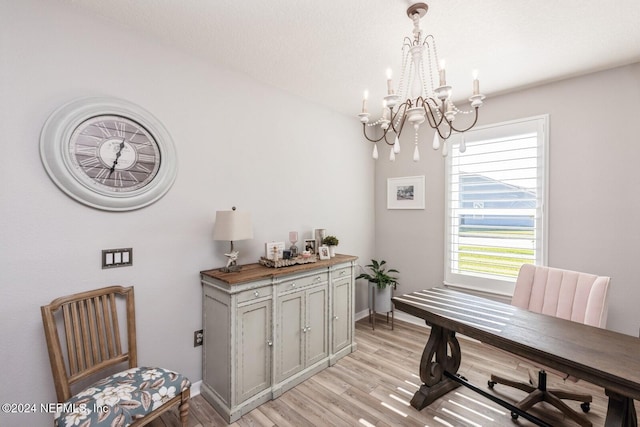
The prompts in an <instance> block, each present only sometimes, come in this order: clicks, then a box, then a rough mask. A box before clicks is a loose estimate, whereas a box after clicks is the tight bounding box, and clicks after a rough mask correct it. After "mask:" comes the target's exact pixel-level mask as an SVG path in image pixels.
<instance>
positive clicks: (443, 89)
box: [358, 3, 484, 162]
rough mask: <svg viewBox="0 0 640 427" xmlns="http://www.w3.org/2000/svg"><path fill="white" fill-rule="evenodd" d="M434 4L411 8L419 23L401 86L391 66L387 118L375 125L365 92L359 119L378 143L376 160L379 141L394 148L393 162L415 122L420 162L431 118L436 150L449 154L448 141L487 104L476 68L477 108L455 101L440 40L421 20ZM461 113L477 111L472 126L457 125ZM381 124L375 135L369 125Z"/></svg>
mask: <svg viewBox="0 0 640 427" xmlns="http://www.w3.org/2000/svg"><path fill="white" fill-rule="evenodd" d="M428 8H429V6H427V5H426V4H425V3H415V4H413V5H411V6H409V8H408V9H407V15H408V16H409V18H411V20H412V21H413V38H411V37H405V39H404V43H403V46H402V69H401V74H400V81H399V84H398V89H397V90H395V89H394V88H393V82H392V79H391V69H388V70H387V95H386V96H385V97H384V99H383V102H382V117H381V118H379V119H378V120H376V121H375V122H373V123H369V112H368V111H367V98H368V91H366V90H365V92H364V98H363V100H362V112H361V113H360V114H358V117H359V118H360V122H361V123H362V130H363V133H364V136H365V138H367V140H369V141H371V142H373V158H374V159H377V158H378V146H377V143H378V142H380V141H384V142H385V143H386V144H387V145H389V146H390V147H391V149H390V150H389V160H391V161H394V160H395V155H396V154H398V153H399V152H400V135H401V134H402V130H403V129H404V126H405V124H406V123H407V122H409V124H410V125H412V126H413V129H414V132H415V137H414V149H413V161H415V162H417V161H419V160H420V152H419V150H418V130H419V129H420V125H421V124H422V123H423V122H424V121H425V120H426V121H427V123H428V124H429V126H431V128H433V129H435V131H436V132H435V133H434V135H433V149H434V150H438V149H440V147H442V155H443V156H446V155H447V154H448V151H449V144H448V141H447V140H448V139H449V137H450V136H451V135H452V134H453V132H458V133H462V132H466V131H468V130H469V129H471V128H472V127H473V126H474V125H475V124H476V122H477V121H478V109H479V108H480V107H481V106H482V100H483V99H484V95H481V94H480V83H479V81H478V73H477V71H474V72H473V95H472V96H471V97H470V98H469V101H470V103H471V107H472V109H471V110H468V111H464V110H460V109H459V108H458V107H456V106H455V104H454V103H453V101H452V99H451V93H452V89H451V86H448V85H447V82H446V74H445V63H444V61H438V51H437V49H436V42H435V39H434V37H433V35H431V34H429V35H426V36H425V35H424V33H423V31H422V29H421V28H420V18H422V17H423V16H424V15H426V13H427V9H428ZM425 53H426V63H425V55H424V54H425ZM434 71H435V72H434ZM434 76H437V77H438V83H439V84H438V86H436V85H435V84H434ZM457 114H463V115H471V114H472V115H473V122H472V123H471V124H470V125H469V126H468V127H466V128H458V127H456V126H454V123H453V122H454V119H455V118H456V115H457ZM456 124H457V122H456ZM378 125H380V130H381V132H382V136H380V137H379V138H377V139H375V137H374V138H372V137H369V136H368V135H367V127H376V126H378ZM374 133H375V132H374ZM378 135H379V133H378ZM376 136H377V135H376ZM440 140H442V144H441V142H440ZM458 149H459V150H460V151H461V152H464V151H465V150H466V147H465V144H464V138H463V139H462V142H461V143H460V146H459V148H458Z"/></svg>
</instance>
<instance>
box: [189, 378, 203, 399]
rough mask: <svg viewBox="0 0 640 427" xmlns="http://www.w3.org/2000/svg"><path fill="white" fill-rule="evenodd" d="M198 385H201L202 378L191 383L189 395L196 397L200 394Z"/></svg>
mask: <svg viewBox="0 0 640 427" xmlns="http://www.w3.org/2000/svg"><path fill="white" fill-rule="evenodd" d="M200 386H202V380H200V381H196V382H195V383H193V384H191V397H196V396H197V395H199V394H200Z"/></svg>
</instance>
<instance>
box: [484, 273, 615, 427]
mask: <svg viewBox="0 0 640 427" xmlns="http://www.w3.org/2000/svg"><path fill="white" fill-rule="evenodd" d="M609 282H610V278H609V277H603V276H595V275H593V274H587V273H579V272H576V271H570V270H561V269H558V268H551V267H542V266H534V265H530V264H524V265H523V266H522V268H521V269H520V272H519V274H518V279H517V280H516V286H515V291H514V294H513V298H512V300H511V304H512V305H514V306H516V307H519V308H523V309H526V310H530V311H534V312H537V313H542V314H546V315H549V316H555V317H560V318H562V319H567V320H572V321H574V322H580V323H584V324H586V325H591V326H596V327H600V328H604V327H605V325H606V322H607V305H608V304H607V293H608V290H609ZM540 333H544V331H540ZM530 363H533V362H530ZM534 364H535V363H534ZM540 368H541V370H540V371H539V372H538V378H537V379H535V378H534V376H533V375H531V373H530V379H529V383H530V384H527V383H521V382H518V381H514V380H509V379H506V378H502V377H499V376H497V375H491V380H489V383H488V384H489V387H490V388H493V387H494V386H495V385H496V384H504V385H508V386H511V387H515V388H518V389H520V390H523V391H526V392H527V393H529V395H528V396H527V397H525V398H524V399H523V400H521V401H520V402H518V403H517V404H516V405H515V406H516V407H517V408H518V409H521V410H523V411H527V410H528V409H529V408H531V407H532V406H533V405H535V404H536V403H538V402H542V401H545V402H547V403H549V404H551V405H553V406H555V407H556V408H558V409H559V410H560V411H562V413H563V414H565V415H566V416H568V417H569V418H571V419H572V420H574V421H575V422H577V423H578V424H580V425H581V426H584V427H591V425H592V424H591V422H590V421H589V420H588V419H587V418H586V417H585V416H584V415H582V414H580V413H578V412H576V411H574V410H573V409H571V408H570V407H569V406H568V405H567V404H566V403H564V402H563V401H562V400H561V399H569V400H576V401H579V402H582V404H581V405H580V406H581V408H582V410H583V411H584V412H588V411H589V408H590V402H591V401H592V397H591V396H590V395H588V394H579V393H570V392H567V391H565V390H552V389H547V388H546V379H547V377H546V374H547V372H552V373H555V374H557V375H560V376H562V378H564V379H565V380H569V381H573V382H576V381H577V378H574V377H571V376H568V375H567V374H566V373H562V372H558V371H555V370H553V369H550V368H548V367H542V366H541V367H540ZM536 382H537V384H536V385H535V386H534V385H532V384H535V383H536ZM511 416H512V417H513V418H514V419H516V418H518V415H517V414H516V413H512V414H511Z"/></svg>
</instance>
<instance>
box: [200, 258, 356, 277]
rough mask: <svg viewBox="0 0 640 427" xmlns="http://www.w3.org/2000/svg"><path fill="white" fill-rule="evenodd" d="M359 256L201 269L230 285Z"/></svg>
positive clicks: (327, 265) (327, 264)
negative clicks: (226, 270) (234, 268)
mask: <svg viewBox="0 0 640 427" xmlns="http://www.w3.org/2000/svg"><path fill="white" fill-rule="evenodd" d="M357 259H358V257H357V256H353V255H343V254H336V256H335V257H333V258H331V259H327V260H318V261H317V262H311V263H308V264H297V265H292V266H289V267H280V268H271V267H265V266H264V265H261V264H258V263H255V264H246V265H243V266H242V270H240V271H238V272H233V273H224V272H222V271H220V269H219V268H216V269H213V270H205V271H201V272H200V274H201V275H202V276H206V277H211V278H213V279H216V280H220V281H222V282H224V283H226V284H229V285H237V284H240V283H247V282H253V281H256V280H262V279H270V278H276V277H278V276H284V275H287V274H294V273H300V272H304V271H309V270H317V269H319V268H327V267H331V266H333V265H336V264H342V263H346V262H351V261H355V260H357Z"/></svg>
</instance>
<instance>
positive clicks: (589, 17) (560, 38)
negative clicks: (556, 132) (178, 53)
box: [59, 0, 640, 115]
mask: <svg viewBox="0 0 640 427" xmlns="http://www.w3.org/2000/svg"><path fill="white" fill-rule="evenodd" d="M59 1H61V2H65V3H69V4H71V5H73V6H74V7H77V8H79V9H82V10H84V11H86V12H89V13H93V14H97V15H99V16H101V17H103V18H104V19H107V20H109V21H111V22H113V23H114V24H115V25H121V26H123V27H126V28H129V29H131V30H132V31H137V32H140V33H143V34H146V35H148V36H149V37H153V38H155V39H157V40H159V41H160V42H162V43H164V44H167V45H170V46H173V47H176V48H178V49H181V50H185V51H189V52H191V53H192V54H195V55H198V56H201V57H205V58H208V60H210V61H212V62H215V63H217V64H219V65H221V66H224V67H226V68H229V69H232V70H235V71H237V72H241V73H244V74H246V75H249V76H251V77H253V78H255V79H257V80H260V81H262V82H264V83H267V84H269V85H273V86H275V87H278V88H281V89H282V90H285V91H287V92H291V93H293V94H296V95H299V96H302V97H304V98H307V99H309V100H311V101H313V102H317V103H319V104H322V105H326V106H328V107H329V108H332V109H334V110H336V111H338V112H341V113H345V114H349V115H355V114H357V113H358V112H359V109H360V106H361V98H362V91H363V90H364V89H368V90H369V92H370V94H371V95H370V99H371V100H372V101H373V100H374V99H381V97H382V96H383V94H384V90H385V89H386V85H385V84H386V83H385V70H386V68H388V67H391V68H393V69H395V70H398V71H399V66H400V63H401V45H402V41H403V38H404V37H405V36H409V35H411V30H412V24H411V21H410V20H409V18H407V15H406V9H407V7H408V5H409V4H411V3H412V2H410V1H407V0H322V1H310V0H268V1H265V0H262V1H257V0H243V1H237V0H109V1H104V0H59ZM427 3H428V5H429V12H428V13H427V15H426V17H425V18H424V19H423V20H422V28H423V29H424V30H425V31H426V32H427V33H430V34H433V35H434V36H435V39H436V42H437V47H438V53H439V56H440V58H445V59H446V61H447V83H449V84H451V85H452V86H453V87H454V90H455V94H456V96H455V98H456V99H460V98H466V97H468V96H469V95H470V92H471V88H472V87H471V71H472V70H473V69H478V70H479V71H480V82H481V90H482V92H483V93H484V94H486V95H487V96H488V98H489V99H488V100H487V101H490V97H491V96H492V95H496V94H499V93H504V92H507V91H510V90H514V89H516V88H520V87H527V86H533V85H537V84H541V83H544V82H549V81H554V80H558V79H562V78H565V77H570V76H575V75H579V74H585V73H588V72H591V71H597V70H602V69H606V68H610V67H614V66H618V65H623V64H628V63H632V62H638V61H640V0H605V1H602V0H600V1H595V0H537V1H532V0H483V1H478V0H475V1H471V0H433V1H428V2H427ZM596 90H597V88H594V91H596Z"/></svg>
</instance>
